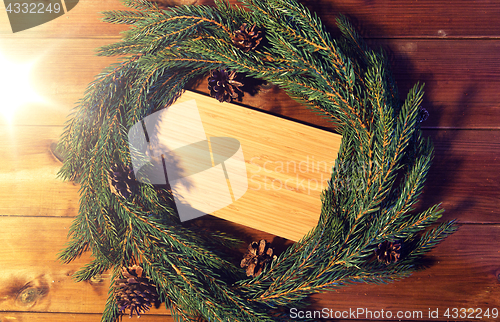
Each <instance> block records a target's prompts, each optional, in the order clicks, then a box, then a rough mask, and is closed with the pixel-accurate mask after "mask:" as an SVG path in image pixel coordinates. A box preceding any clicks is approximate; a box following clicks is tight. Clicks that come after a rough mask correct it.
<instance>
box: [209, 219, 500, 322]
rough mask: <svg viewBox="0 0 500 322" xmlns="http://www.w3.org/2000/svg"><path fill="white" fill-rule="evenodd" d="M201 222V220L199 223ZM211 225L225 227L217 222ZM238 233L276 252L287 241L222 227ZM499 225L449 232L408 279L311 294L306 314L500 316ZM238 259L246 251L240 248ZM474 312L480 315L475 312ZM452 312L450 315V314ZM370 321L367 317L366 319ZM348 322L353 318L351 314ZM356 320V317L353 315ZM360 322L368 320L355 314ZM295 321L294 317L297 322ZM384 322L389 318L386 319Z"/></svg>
mask: <svg viewBox="0 0 500 322" xmlns="http://www.w3.org/2000/svg"><path fill="white" fill-rule="evenodd" d="M204 223H205V222H204ZM210 227H214V228H215V227H219V228H221V227H222V229H224V225H223V223H220V222H218V221H216V222H214V223H212V224H211V226H210ZM230 229H232V230H233V231H236V232H237V233H238V236H240V238H242V239H244V240H245V241H247V242H251V241H253V240H260V239H266V240H267V241H272V246H274V247H275V248H276V249H278V251H277V253H278V254H279V253H281V252H282V251H284V250H285V249H286V247H288V246H289V242H288V241H285V240H283V239H280V238H279V237H275V236H273V235H270V234H267V233H265V232H259V231H253V232H252V231H247V230H244V229H241V228H239V227H233V228H229V227H228V228H227V231H228V232H230V231H231V230H230ZM499 246H500V226H499V225H467V224H466V225H461V227H460V228H459V230H458V232H456V233H454V234H453V235H451V236H450V237H448V238H447V239H446V240H444V241H443V242H442V243H441V244H439V245H438V246H437V247H436V248H435V249H434V250H432V251H431V252H430V253H429V254H428V255H427V257H426V260H425V261H424V263H425V265H426V267H427V268H426V269H424V270H421V271H418V272H416V273H414V274H413V275H412V276H410V277H409V278H406V279H403V280H400V281H396V282H393V283H389V284H387V285H375V284H355V285H352V286H347V287H343V288H340V289H337V290H335V291H331V292H326V293H322V294H316V295H313V296H311V298H310V302H309V303H311V305H310V306H309V307H308V308H307V309H308V310H322V309H324V308H326V309H327V310H328V311H330V310H333V312H334V313H333V314H335V311H340V312H343V311H345V310H347V311H349V309H350V308H351V309H352V310H356V309H358V308H360V309H364V310H365V312H366V310H369V311H372V312H374V311H378V312H379V313H380V311H381V310H384V311H385V312H387V311H392V312H393V314H394V317H393V319H390V321H394V320H403V321H430V320H432V321H434V320H436V321H466V320H471V319H457V318H455V319H454V318H451V317H450V318H446V317H444V315H443V314H444V312H445V311H446V309H447V308H450V310H451V309H452V308H458V309H460V308H466V309H468V308H474V309H476V308H480V309H482V310H483V312H484V311H486V309H487V308H489V309H490V314H491V309H492V308H496V309H498V310H499V311H498V312H499V314H500V289H499V288H498V276H499V274H500V270H499V268H498V262H499V260H500V252H499V251H498V249H499ZM240 251H241V253H242V256H243V253H244V251H245V247H244V246H243V247H242V248H241V249H240ZM429 308H430V309H431V310H433V311H435V310H436V309H438V310H439V314H440V315H439V319H429V317H428V314H429ZM398 311H403V312H404V311H411V312H412V311H422V312H423V318H403V319H397V318H396V314H397V312H398ZM478 312H479V311H478ZM450 313H451V312H450ZM368 317H369V316H368ZM350 318H353V316H350ZM354 318H356V316H354ZM357 319H359V320H360V321H366V320H369V319H367V318H366V316H363V315H359V316H357ZM372 319H373V320H376V321H379V320H380V321H386V320H387V319H383V318H380V319H375V318H373V317H372ZM296 320H297V321H299V319H296ZM330 320H332V321H352V320H350V319H335V318H334V319H326V321H330ZM387 321H389V320H387ZM481 321H498V318H497V319H495V318H493V317H491V316H490V317H489V318H487V317H483V318H482V319H481Z"/></svg>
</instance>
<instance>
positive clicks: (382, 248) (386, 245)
mask: <svg viewBox="0 0 500 322" xmlns="http://www.w3.org/2000/svg"><path fill="white" fill-rule="evenodd" d="M375 253H376V254H377V259H378V260H379V262H384V263H386V264H390V263H395V262H397V261H398V260H399V257H400V255H401V243H400V242H389V241H385V242H383V243H380V244H378V249H377V250H376V251H375Z"/></svg>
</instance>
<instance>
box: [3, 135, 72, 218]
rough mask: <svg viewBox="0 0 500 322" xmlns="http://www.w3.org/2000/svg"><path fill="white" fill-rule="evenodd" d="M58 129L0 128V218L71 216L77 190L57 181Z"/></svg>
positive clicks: (70, 184) (70, 185) (59, 164)
mask: <svg viewBox="0 0 500 322" xmlns="http://www.w3.org/2000/svg"><path fill="white" fill-rule="evenodd" d="M61 132H62V128H61V127H30V126H26V127H24V126H13V127H8V126H1V127H0V137H1V138H2V140H0V155H2V158H1V159H0V196H1V198H0V215H21V216H74V215H75V214H76V211H77V209H78V186H76V185H74V184H73V183H71V182H63V181H62V180H60V179H57V178H56V174H57V172H58V171H59V168H60V167H61V163H60V162H58V161H57V159H55V158H54V156H53V155H52V154H51V152H50V151H49V146H50V144H51V143H53V142H56V141H57V139H58V138H59V135H60V133H61Z"/></svg>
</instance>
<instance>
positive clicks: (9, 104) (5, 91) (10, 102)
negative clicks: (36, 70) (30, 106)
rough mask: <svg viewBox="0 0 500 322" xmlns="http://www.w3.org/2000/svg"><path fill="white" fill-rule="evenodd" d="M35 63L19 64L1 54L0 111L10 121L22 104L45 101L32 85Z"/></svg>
mask: <svg viewBox="0 0 500 322" xmlns="http://www.w3.org/2000/svg"><path fill="white" fill-rule="evenodd" d="M33 65H34V62H30V63H24V64H19V63H16V62H13V61H10V60H8V59H6V58H5V57H4V56H2V55H1V54H0V113H2V114H3V116H4V118H5V119H7V120H8V121H11V120H12V118H13V116H14V114H15V112H16V110H17V109H18V108H19V107H20V106H22V105H24V104H26V103H32V102H41V101H43V99H42V97H40V95H38V94H37V93H36V92H35V90H34V89H33V87H32V86H31V79H30V74H31V70H32V67H33Z"/></svg>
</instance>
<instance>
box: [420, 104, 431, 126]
mask: <svg viewBox="0 0 500 322" xmlns="http://www.w3.org/2000/svg"><path fill="white" fill-rule="evenodd" d="M428 117H429V111H428V110H427V109H425V108H423V107H421V108H420V113H419V116H418V121H419V122H420V123H422V122H423V121H425V120H427V118H428Z"/></svg>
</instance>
